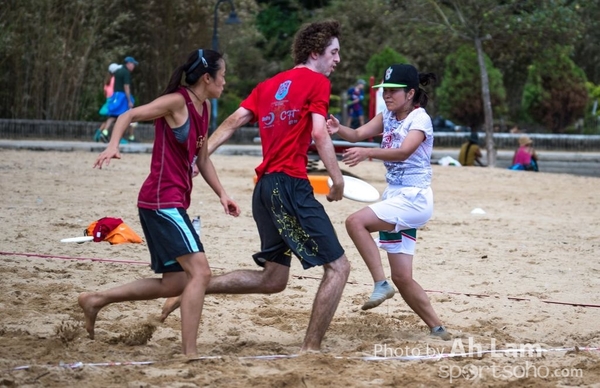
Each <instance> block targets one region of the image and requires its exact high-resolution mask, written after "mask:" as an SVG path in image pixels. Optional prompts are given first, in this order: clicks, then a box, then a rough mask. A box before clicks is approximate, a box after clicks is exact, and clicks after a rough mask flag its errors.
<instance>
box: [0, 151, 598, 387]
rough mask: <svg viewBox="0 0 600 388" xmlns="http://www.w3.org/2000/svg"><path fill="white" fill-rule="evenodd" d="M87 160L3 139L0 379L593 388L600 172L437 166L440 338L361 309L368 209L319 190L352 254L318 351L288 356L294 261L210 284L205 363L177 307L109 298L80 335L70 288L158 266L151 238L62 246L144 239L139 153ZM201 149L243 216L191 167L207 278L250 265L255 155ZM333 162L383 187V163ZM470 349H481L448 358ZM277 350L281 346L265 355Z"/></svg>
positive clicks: (427, 268)
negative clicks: (279, 269)
mask: <svg viewBox="0 0 600 388" xmlns="http://www.w3.org/2000/svg"><path fill="white" fill-rule="evenodd" d="M95 158H96V154H95V153H89V152H53V151H48V152H35V151H14V150H0V209H1V213H0V221H1V222H0V231H1V234H0V251H1V252H2V254H1V255H0V271H1V272H2V281H1V282H0V294H1V295H2V298H0V370H1V372H0V386H27V387H42V386H43V387H63V386H86V387H109V386H130V387H134V386H135V387H138V386H140V387H163V386H165V387H166V386H169V387H190V386H227V387H247V386H256V387H263V386H264V387H270V386H272V387H283V386H287V387H321V386H327V387H362V386H423V387H436V386H448V385H449V384H450V383H451V384H452V385H454V386H473V385H477V386H498V387H499V386H506V385H510V386H527V387H531V386H534V387H535V386H567V385H568V386H570V385H584V386H599V385H598V384H599V383H598V382H599V381H600V352H598V351H597V350H592V349H589V348H597V347H599V346H600V329H599V326H598V322H600V308H598V307H599V305H600V299H599V297H598V295H599V292H598V291H599V289H600V262H599V261H598V257H599V255H600V234H599V232H598V231H600V195H599V192H598V188H599V187H600V178H590V177H578V176H571V175H562V174H548V173H528V172H517V171H508V170H504V169H483V168H457V167H441V166H434V168H433V169H434V178H433V184H432V187H433V190H434V196H435V210H434V215H433V217H432V219H431V220H430V221H429V223H428V224H427V225H426V226H425V227H424V228H422V229H421V230H419V232H418V243H417V251H416V255H415V261H414V276H415V278H416V280H417V281H418V282H419V283H420V284H421V285H422V286H423V288H424V289H426V290H427V292H428V295H429V297H430V299H431V301H432V304H433V306H434V308H435V309H436V311H437V313H438V314H439V315H440V317H441V319H442V320H443V321H444V323H445V325H446V326H447V327H448V329H449V330H450V331H451V332H452V333H453V335H454V339H453V340H452V341H442V340H440V339H436V338H431V337H429V336H428V330H427V327H426V326H425V325H424V324H423V323H422V322H421V321H420V319H419V318H418V317H417V316H416V315H415V314H414V313H413V312H412V311H411V310H410V309H409V308H408V307H407V305H406V304H405V303H404V301H403V300H402V298H401V297H400V296H399V295H396V296H395V297H394V298H393V299H391V300H389V301H387V302H385V303H384V304H382V305H381V306H379V307H377V308H375V309H373V310H369V311H366V312H365V311H362V310H360V306H361V304H362V303H363V301H364V300H365V299H366V298H367V297H368V295H369V294H370V291H371V289H372V280H371V278H370V275H369V273H368V271H367V269H366V266H365V265H364V263H363V261H362V259H361V258H360V256H359V254H358V252H357V250H356V248H355V247H354V246H353V244H352V242H351V240H350V238H349V237H348V235H347V233H346V231H345V228H344V220H345V218H346V217H347V216H348V215H349V214H351V213H352V212H354V211H356V210H358V209H360V208H362V207H363V206H365V204H364V203H359V202H354V201H350V200H343V201H340V202H334V203H329V202H327V201H326V199H325V196H323V195H318V196H317V198H318V199H319V200H320V201H321V202H322V203H323V205H324V206H325V208H326V210H327V212H328V214H329V215H330V217H331V219H332V222H333V224H334V225H335V227H336V230H337V233H338V236H339V238H340V240H341V242H342V245H343V246H344V247H345V249H346V254H347V256H348V258H349V260H350V261H351V263H352V271H351V274H350V278H349V282H348V284H347V285H346V288H345V290H344V293H343V296H342V301H341V303H340V306H339V308H338V310H337V312H336V315H335V316H334V319H333V322H332V324H331V326H330V328H329V330H328V331H327V334H326V337H325V340H324V342H323V352H322V353H321V354H307V355H301V356H295V355H297V354H298V351H299V348H300V346H301V343H302V340H303V337H304V333H305V330H306V326H307V323H308V319H309V314H310V309H311V304H312V300H313V296H314V294H315V292H316V289H317V287H318V286H319V279H320V277H321V274H322V270H321V269H320V268H314V269H310V270H308V271H304V270H302V267H301V265H300V264H299V262H298V261H297V260H295V261H294V262H293V263H292V269H291V275H292V276H291V277H290V280H289V284H288V287H287V289H286V290H285V291H283V292H282V293H279V294H274V295H216V296H215V295H209V296H207V297H206V303H205V309H204V312H203V315H202V323H201V327H200V334H199V338H198V347H199V352H200V355H201V356H202V358H201V359H198V360H195V361H189V362H186V361H185V360H184V359H182V357H181V356H179V353H180V348H181V340H180V317H179V311H176V312H174V313H173V314H172V315H171V316H170V317H169V318H168V319H167V320H166V321H165V323H162V324H160V323H156V317H157V316H158V315H159V313H160V309H161V306H162V303H163V302H164V299H159V300H152V301H145V302H131V303H121V304H114V305H110V306H108V307H106V308H105V309H103V310H102V311H101V312H100V314H99V316H98V320H97V322H96V339H95V340H90V339H89V338H88V337H87V335H86V333H85V330H84V329H83V326H82V322H83V321H82V320H83V314H82V311H81V310H80V308H79V307H78V305H77V296H78V294H79V293H81V292H83V291H90V290H92V291H93V290H103V289H107V288H110V287H113V286H116V285H120V284H123V283H125V282H129V281H132V280H134V279H139V278H143V277H152V276H155V275H154V274H153V273H152V272H151V271H150V269H149V267H148V261H149V256H148V253H147V248H146V245H145V243H143V244H123V245H110V244H108V243H106V242H102V243H93V242H92V243H83V244H74V243H70V244H69V243H61V242H60V240H61V239H63V238H67V237H75V236H80V235H82V234H83V230H84V229H85V228H86V227H87V226H88V225H89V224H90V223H91V222H92V221H95V220H97V219H99V218H102V217H105V216H111V217H120V218H122V219H123V220H124V221H125V222H126V223H127V224H128V225H129V226H131V227H132V228H133V229H134V230H135V231H136V232H137V233H139V234H140V235H141V236H143V234H142V231H141V227H140V225H139V221H138V216H137V208H136V199H137V194H138V190H139V187H140V185H141V184H142V182H143V180H144V179H145V178H146V176H147V173H148V169H149V163H150V155H149V154H127V155H123V158H122V160H115V161H113V162H112V163H111V164H110V166H109V167H107V168H104V169H102V170H97V169H92V164H93V161H94V160H95ZM212 160H213V162H214V164H215V166H216V168H217V171H218V173H219V176H220V178H221V181H222V182H223V184H224V186H225V187H226V189H227V191H228V193H229V194H230V195H231V196H233V197H234V198H235V199H236V200H237V201H238V202H239V204H240V206H241V207H242V214H241V215H240V217H238V218H233V217H230V216H227V215H225V214H224V212H223V210H222V208H221V206H220V204H219V202H218V198H217V197H216V195H215V194H214V193H213V192H212V191H211V190H210V189H209V188H208V186H207V185H206V184H205V183H204V181H203V180H202V178H200V177H199V178H196V180H195V188H194V192H193V195H192V205H191V206H190V209H189V214H190V216H196V215H200V216H201V217H202V241H203V244H204V246H205V249H206V252H207V256H208V259H209V262H210V265H211V267H212V269H213V274H219V273H223V272H224V271H230V270H234V269H238V268H242V269H255V268H257V267H256V266H255V264H254V263H253V261H252V258H251V254H252V253H254V252H255V251H256V250H257V249H258V248H259V241H258V236H257V232H256V227H255V224H254V220H253V219H252V214H251V194H252V190H253V180H252V177H253V174H254V172H253V169H254V167H255V166H256V165H257V164H258V163H259V161H260V158H258V157H255V156H225V155H214V156H213V157H212ZM342 169H343V170H346V171H348V172H351V173H353V174H354V175H356V176H358V177H360V178H362V179H364V180H366V181H368V182H370V183H371V184H373V185H374V186H375V187H376V188H377V189H379V191H380V192H383V189H384V188H385V180H384V167H383V166H382V163H381V162H378V161H367V162H363V163H361V164H360V165H359V166H357V167H354V168H348V167H345V166H342ZM474 208H481V209H483V210H484V211H485V214H484V215H473V214H471V211H472V210H473V209H474ZM382 258H385V255H384V254H383V252H382ZM92 259H93V260H92ZM109 260H115V261H109ZM384 268H385V269H386V271H387V273H389V267H388V265H387V263H386V262H385V260H384ZM563 302H564V304H563ZM586 305H595V307H594V306H586ZM580 348H581V349H580ZM585 348H588V349H585ZM507 349H523V352H516V353H515V352H513V353H503V352H504V351H505V350H507ZM537 349H543V350H542V351H541V352H536V351H535V350H537ZM478 350H482V351H490V353H481V354H474V355H471V356H466V357H465V356H463V357H450V356H452V355H457V354H459V353H462V352H463V351H464V352H469V351H474V352H475V353H477V351H478ZM531 350H533V351H531ZM439 354H442V355H443V357H439V358H437V359H430V360H428V359H426V358H425V357H424V356H428V355H429V356H431V355H439ZM273 355H281V356H282V357H281V358H266V359H264V358H260V357H261V356H273ZM372 356H383V357H385V358H383V359H379V360H377V361H374V360H370V359H369V357H372ZM406 356H417V357H416V358H417V359H416V360H407V359H406ZM77 363H80V364H77ZM110 363H117V364H116V365H114V364H113V365H111V366H109V364H110ZM119 363H124V364H126V365H123V364H119ZM128 363H132V364H128ZM19 367H23V368H19Z"/></svg>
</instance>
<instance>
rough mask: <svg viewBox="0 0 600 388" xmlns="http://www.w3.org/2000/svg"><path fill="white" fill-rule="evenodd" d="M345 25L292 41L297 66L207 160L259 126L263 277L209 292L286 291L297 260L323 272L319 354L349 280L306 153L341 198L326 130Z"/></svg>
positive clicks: (254, 102)
mask: <svg viewBox="0 0 600 388" xmlns="http://www.w3.org/2000/svg"><path fill="white" fill-rule="evenodd" d="M339 33H340V25H339V23H338V22H337V21H331V20H330V21H323V22H316V23H312V24H308V25H304V26H303V27H302V28H301V29H300V30H299V31H298V32H297V33H296V36H295V37H294V42H293V44H292V57H293V59H294V63H295V66H294V68H292V69H290V70H286V71H283V72H281V73H279V74H277V75H275V76H274V77H272V78H270V79H268V80H266V81H264V82H261V83H260V84H258V85H257V86H256V88H255V89H254V90H253V91H252V93H251V94H250V96H249V97H248V98H247V99H245V100H244V101H243V102H242V103H241V106H240V107H239V108H238V109H237V110H236V111H235V112H234V113H233V114H232V115H231V116H229V117H228V118H227V119H226V120H225V121H224V122H223V123H222V124H221V125H220V126H219V128H217V130H216V131H215V133H214V134H213V135H212V136H211V137H210V140H209V145H208V148H209V153H212V152H213V151H214V150H215V149H216V148H217V147H219V146H220V145H221V144H223V143H224V142H225V141H227V139H229V138H230V137H231V136H232V135H233V133H234V132H235V130H236V129H238V128H240V127H242V126H243V125H245V124H247V123H250V122H258V124H259V128H260V137H261V143H262V151H263V161H262V163H261V164H260V165H259V166H258V167H256V175H257V177H258V181H257V184H256V187H255V188H254V193H253V197H252V213H253V216H254V220H255V221H256V225H257V227H258V233H259V235H260V240H261V250H260V252H258V253H256V254H254V255H253V258H254V261H255V263H256V264H257V265H259V266H261V267H263V269H262V270H258V271H257V270H238V271H233V272H230V273H226V274H224V275H220V276H215V277H212V278H211V281H210V284H209V286H208V289H207V293H223V294H249V293H264V294H273V293H276V292H281V291H283V290H284V289H285V287H286V286H287V282H288V278H289V273H290V265H291V258H292V253H293V254H294V255H296V256H297V257H298V258H299V259H300V261H301V263H302V266H303V267H304V268H305V269H308V268H311V267H313V266H318V265H322V266H323V268H324V274H323V280H322V282H321V285H320V287H319V290H318V291H317V294H316V296H315V300H314V303H313V310H312V314H311V318H310V322H309V324H308V328H307V331H306V335H305V337H304V342H303V344H302V348H301V351H302V352H304V351H318V350H320V348H321V341H322V339H323V337H324V335H325V332H326V330H327V328H328V327H329V324H330V323H331V320H332V318H333V315H334V314H335V310H336V309H337V306H338V304H339V301H340V298H341V296H342V291H343V289H344V286H345V284H346V281H347V279H348V275H349V273H350V263H349V262H348V259H347V258H346V256H345V254H344V249H343V248H342V246H341V245H340V243H339V241H338V239H337V237H336V234H335V230H334V228H333V225H332V224H331V221H330V219H329V217H328V216H327V213H325V209H324V208H323V205H321V203H320V202H319V201H317V200H316V199H315V197H314V194H313V190H312V187H311V185H310V182H309V180H308V175H307V172H306V163H307V160H308V157H307V153H308V147H309V145H310V143H311V141H313V140H314V142H315V144H316V147H317V150H318V152H319V156H320V158H321V160H322V161H323V163H324V164H325V168H327V171H328V173H329V174H330V176H331V179H332V180H333V186H332V187H331V189H330V192H329V194H328V195H327V199H328V200H329V201H339V200H340V199H342V193H343V189H344V180H343V178H342V173H341V170H340V168H339V166H338V162H337V159H336V156H335V151H334V148H333V143H332V141H331V138H330V137H329V134H328V132H327V128H326V122H325V120H326V117H327V115H328V112H327V110H328V107H329V97H330V94H331V84H330V81H329V79H328V78H327V77H328V76H329V75H330V74H331V72H333V71H334V69H335V67H336V65H337V64H338V63H339V62H340V55H339V50H340V46H339V40H338V36H339ZM177 304H178V301H177V300H176V298H173V299H169V300H167V301H166V302H165V305H164V306H163V312H162V316H161V317H162V319H163V320H164V319H165V318H166V317H167V316H168V315H169V313H170V312H172V311H173V310H174V309H175V308H177Z"/></svg>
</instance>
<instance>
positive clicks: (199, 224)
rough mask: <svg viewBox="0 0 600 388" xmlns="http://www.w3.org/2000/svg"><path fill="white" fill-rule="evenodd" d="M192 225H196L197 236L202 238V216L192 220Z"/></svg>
mask: <svg viewBox="0 0 600 388" xmlns="http://www.w3.org/2000/svg"><path fill="white" fill-rule="evenodd" d="M192 225H194V230H195V231H196V234H197V235H198V238H199V237H200V229H201V227H202V224H201V223H200V216H198V217H196V218H194V219H193V220H192Z"/></svg>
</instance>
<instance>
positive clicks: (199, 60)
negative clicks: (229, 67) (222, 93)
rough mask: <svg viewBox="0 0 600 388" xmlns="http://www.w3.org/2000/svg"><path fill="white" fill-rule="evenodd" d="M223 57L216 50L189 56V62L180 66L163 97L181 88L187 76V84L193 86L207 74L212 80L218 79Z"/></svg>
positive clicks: (194, 52) (195, 52) (198, 51)
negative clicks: (183, 79)
mask: <svg viewBox="0 0 600 388" xmlns="http://www.w3.org/2000/svg"><path fill="white" fill-rule="evenodd" d="M222 58H223V55H222V54H221V53H219V52H217V51H214V50H203V49H199V50H195V51H192V52H191V53H190V55H188V58H187V61H186V62H185V63H184V64H183V65H180V66H178V67H177V68H176V69H175V71H174V72H173V74H171V79H170V80H169V84H168V85H167V87H166V88H165V90H164V91H163V92H162V95H165V94H169V93H173V92H174V91H175V90H177V88H178V87H179V86H181V79H182V78H183V77H184V75H185V84H186V85H189V86H192V85H194V84H195V83H196V82H198V80H199V79H200V78H201V77H202V76H203V75H204V74H206V73H208V74H209V75H210V76H211V77H212V78H216V77H217V72H218V71H219V70H220V69H221V64H220V62H219V60H220V59H222Z"/></svg>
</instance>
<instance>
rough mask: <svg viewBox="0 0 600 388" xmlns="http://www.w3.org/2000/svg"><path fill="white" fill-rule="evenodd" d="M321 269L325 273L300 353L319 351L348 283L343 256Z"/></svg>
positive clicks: (348, 265) (346, 263) (346, 261)
mask: <svg viewBox="0 0 600 388" xmlns="http://www.w3.org/2000/svg"><path fill="white" fill-rule="evenodd" d="M323 267H324V269H325V272H324V273H323V279H322V280H321V284H320V286H319V290H318V291H317V294H316V296H315V300H314V302H313V308H312V313H311V315H310V321H309V323H308V328H307V329H306V336H305V337H304V343H303V344H302V348H301V349H300V351H301V352H310V351H319V350H320V349H321V341H322V340H323V337H324V336H325V332H326V331H327V328H328V327H329V324H330V323H331V320H332V319H333V315H334V314H335V310H336V309H337V307H338V304H339V303H340V299H341V297H342V292H343V291H344V287H345V285H346V282H347V281H348V275H350V263H349V262H348V259H347V258H346V256H345V255H343V256H342V257H340V258H339V259H337V260H336V261H334V262H332V263H329V264H326V265H324V266H323Z"/></svg>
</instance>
